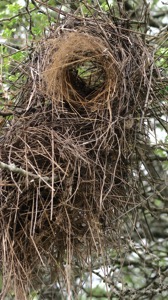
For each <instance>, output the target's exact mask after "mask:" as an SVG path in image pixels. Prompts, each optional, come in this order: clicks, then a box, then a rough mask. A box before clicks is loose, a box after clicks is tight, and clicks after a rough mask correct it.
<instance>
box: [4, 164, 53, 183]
mask: <svg viewBox="0 0 168 300" xmlns="http://www.w3.org/2000/svg"><path fill="white" fill-rule="evenodd" d="M0 168H1V169H3V170H7V171H9V172H13V173H17V174H20V175H22V176H24V177H28V176H29V177H32V178H33V179H40V180H42V181H44V182H46V183H47V182H51V181H52V178H50V177H48V176H45V177H43V176H41V175H39V174H34V173H32V172H29V171H26V170H24V169H22V168H18V167H16V165H15V164H9V165H8V164H6V163H4V162H2V161H0ZM56 180H58V178H57V177H56V176H55V177H54V181H56Z"/></svg>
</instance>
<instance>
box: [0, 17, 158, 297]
mask: <svg viewBox="0 0 168 300" xmlns="http://www.w3.org/2000/svg"><path fill="white" fill-rule="evenodd" d="M31 57H32V59H31V61H30V62H28V63H27V67H26V70H27V72H28V74H29V75H28V76H27V81H26V83H25V84H24V86H23V88H22V89H21V91H19V93H18V95H17V97H16V102H15V109H14V111H13V119H12V121H7V123H6V124H7V126H4V129H3V131H4V138H3V144H2V147H1V168H2V171H1V178H2V186H1V213H0V214H1V215H0V224H1V243H2V244H1V245H2V246H1V259H2V261H3V274H4V286H5V287H6V290H7V289H8V288H9V282H12V281H14V282H15V286H16V292H15V294H16V297H17V299H26V296H24V291H26V286H27V284H28V286H31V285H32V286H33V284H34V282H38V283H40V280H42V278H43V267H44V266H48V267H49V268H51V270H53V272H54V273H60V274H61V276H62V275H66V276H68V275H67V272H68V271H67V269H66V266H73V260H74V259H75V261H78V263H79V265H80V264H81V265H82V264H83V265H84V264H85V262H86V261H87V258H88V257H89V256H90V255H91V253H95V255H99V254H103V251H104V247H105V248H108V247H109V246H111V245H112V247H120V230H121V228H122V220H123V216H124V215H125V214H126V213H127V211H128V210H130V209H132V208H134V207H136V205H138V204H139V203H140V196H139V192H138V180H139V177H138V173H136V171H135V170H136V168H137V161H136V159H135V146H136V145H137V141H138V139H139V135H140V133H139V132H140V131H141V134H142V132H143V130H142V129H143V127H144V125H143V120H144V116H145V114H146V110H147V107H148V105H149V102H150V101H151V97H150V95H151V89H150V88H149V81H150V86H152V84H153V83H152V82H151V78H150V67H151V56H150V51H148V48H147V46H146V45H145V44H144V42H143V40H142V39H141V38H140V37H139V36H138V34H135V33H133V32H132V31H130V30H128V29H127V28H126V26H125V25H123V26H117V25H115V24H113V23H112V22H111V21H104V20H99V26H98V25H97V24H96V23H95V22H93V20H92V19H87V20H85V21H84V22H83V21H81V20H78V19H77V20H76V23H75V22H74V24H73V26H69V25H67V24H66V23H65V25H64V26H61V27H58V28H57V29H56V30H55V31H52V32H51V33H50V35H49V36H48V37H47V38H46V39H44V40H42V41H41V42H40V43H39V44H38V45H37V46H36V47H35V49H34V51H33V53H32V55H31ZM24 76H25V75H24ZM146 95H148V96H146ZM18 107H22V111H19V109H18ZM64 267H65V268H64ZM56 270H57V271H58V272H56ZM60 270H61V271H60ZM69 272H70V271H69ZM51 273H52V272H51ZM6 290H4V294H5V292H6ZM25 293H26V292H25ZM24 297H25V298H24Z"/></svg>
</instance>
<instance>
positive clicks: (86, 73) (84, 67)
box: [66, 60, 106, 101]
mask: <svg viewBox="0 0 168 300" xmlns="http://www.w3.org/2000/svg"><path fill="white" fill-rule="evenodd" d="M66 81H67V83H68V85H69V86H71V87H72V90H74V92H75V93H76V94H77V96H78V97H79V98H81V99H82V100H83V101H89V100H92V99H93V98H94V97H96V96H97V95H98V94H99V93H100V92H101V91H102V90H103V88H104V86H105V81H106V72H105V70H104V68H103V66H102V65H101V64H100V63H98V62H97V61H94V60H86V61H85V62H81V63H78V64H74V65H72V67H71V68H67V70H66Z"/></svg>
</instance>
